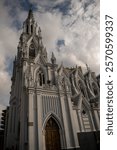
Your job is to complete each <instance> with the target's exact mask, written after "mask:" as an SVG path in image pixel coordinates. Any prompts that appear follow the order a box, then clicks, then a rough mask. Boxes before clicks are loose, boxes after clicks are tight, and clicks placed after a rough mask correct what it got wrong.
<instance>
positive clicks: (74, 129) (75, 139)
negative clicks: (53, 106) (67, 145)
mask: <svg viewBox="0 0 117 150" xmlns="http://www.w3.org/2000/svg"><path fill="white" fill-rule="evenodd" d="M67 100H68V106H69V112H70V118H71V125H72V130H73V135H74V142H75V147H77V148H78V147H79V143H78V137H77V131H76V128H75V124H74V119H75V118H74V116H73V108H72V102H71V98H70V95H68V94H67Z"/></svg>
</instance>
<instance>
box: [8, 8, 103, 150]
mask: <svg viewBox="0 0 117 150" xmlns="http://www.w3.org/2000/svg"><path fill="white" fill-rule="evenodd" d="M63 62H64V60H63ZM86 68H87V71H86V72H85V73H83V71H82V67H81V66H76V67H72V68H69V67H67V68H66V67H64V65H63V64H61V65H58V64H57V63H56V57H55V55H54V53H52V55H51V59H50V60H49V61H48V54H47V51H46V48H45V47H44V45H43V42H42V35H41V29H40V27H38V26H37V23H36V21H35V18H34V15H33V12H32V10H31V9H30V10H29V13H28V16H27V19H26V20H25V21H24V23H23V31H22V34H21V36H20V39H19V44H18V47H17V56H16V57H15V59H14V62H13V74H12V78H11V80H12V85H11V92H10V102H9V104H10V106H9V113H8V114H9V115H8V128H7V133H6V143H5V149H8V150H99V130H100V123H99V118H100V76H99V75H98V76H96V74H95V73H94V72H92V71H91V69H90V68H89V67H88V66H86Z"/></svg>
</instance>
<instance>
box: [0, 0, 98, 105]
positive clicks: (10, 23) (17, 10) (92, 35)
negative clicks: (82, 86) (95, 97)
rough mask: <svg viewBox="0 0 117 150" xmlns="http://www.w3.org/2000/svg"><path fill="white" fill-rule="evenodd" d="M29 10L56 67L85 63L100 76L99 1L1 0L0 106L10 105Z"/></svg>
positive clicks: (83, 64)
mask: <svg viewBox="0 0 117 150" xmlns="http://www.w3.org/2000/svg"><path fill="white" fill-rule="evenodd" d="M30 8H32V10H33V13H34V17H35V20H36V22H37V23H38V25H39V26H40V28H41V30H42V37H43V43H44V46H45V47H46V49H47V52H48V56H49V58H50V56H51V52H52V51H53V52H54V54H55V57H56V59H57V63H58V64H59V65H60V64H61V62H63V64H64V66H65V67H67V66H68V67H72V66H73V67H75V66H76V65H78V66H82V67H83V68H84V69H85V68H86V65H85V64H88V66H89V67H90V68H91V70H92V71H95V72H96V74H99V67H100V60H99V59H100V58H99V57H100V54H99V53H100V43H99V42H100V39H99V37H100V32H99V30H100V29H99V28H100V1H99V0H20V1H19V0H0V107H1V105H3V106H6V105H8V104H9V97H10V94H9V93H10V88H11V76H12V64H13V60H14V57H15V55H16V54H17V46H18V42H19V37H20V34H21V33H22V26H23V22H24V21H25V19H26V18H27V15H28V10H29V9H30Z"/></svg>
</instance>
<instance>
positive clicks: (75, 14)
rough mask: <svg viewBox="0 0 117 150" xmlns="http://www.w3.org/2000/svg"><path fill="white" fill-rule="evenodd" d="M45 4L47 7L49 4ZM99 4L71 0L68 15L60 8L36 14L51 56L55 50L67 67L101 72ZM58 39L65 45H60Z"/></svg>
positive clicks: (91, 1) (95, 0) (94, 1)
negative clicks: (74, 66) (78, 67)
mask: <svg viewBox="0 0 117 150" xmlns="http://www.w3.org/2000/svg"><path fill="white" fill-rule="evenodd" d="M45 2H46V6H47V4H48V1H45ZM63 2H65V1H62V4H63ZM39 4H40V2H37V7H38V5H39ZM49 5H50V4H48V6H49ZM99 5H100V4H99V1H97V0H82V1H80V0H78V1H75V0H71V3H69V10H68V12H67V14H66V15H63V13H62V12H61V11H60V10H59V9H51V10H48V11H45V12H43V13H42V12H37V13H36V16H38V17H37V18H36V20H37V21H38V23H39V25H40V26H41V29H42V35H43V41H44V43H45V45H46V47H47V50H48V53H49V54H50V52H51V51H54V53H55V56H56V57H57V61H58V63H60V62H61V61H63V62H64V64H65V66H67V65H68V66H70V65H71V66H72V65H76V64H77V65H81V66H85V63H87V64H88V65H89V66H90V67H91V69H92V71H96V73H99V45H100V44H99V13H100V8H99ZM54 8H55V7H54ZM59 40H63V41H64V43H65V44H64V45H61V46H60V45H59V46H58V45H57V41H59ZM68 57H69V60H68ZM94 61H95V62H96V63H94Z"/></svg>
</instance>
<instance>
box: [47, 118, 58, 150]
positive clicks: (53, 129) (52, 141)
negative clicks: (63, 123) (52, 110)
mask: <svg viewBox="0 0 117 150" xmlns="http://www.w3.org/2000/svg"><path fill="white" fill-rule="evenodd" d="M45 130H46V135H45V141H46V150H60V134H59V127H58V125H57V123H56V122H55V121H54V119H53V118H50V119H49V120H48V122H47V125H46V129H45Z"/></svg>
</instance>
